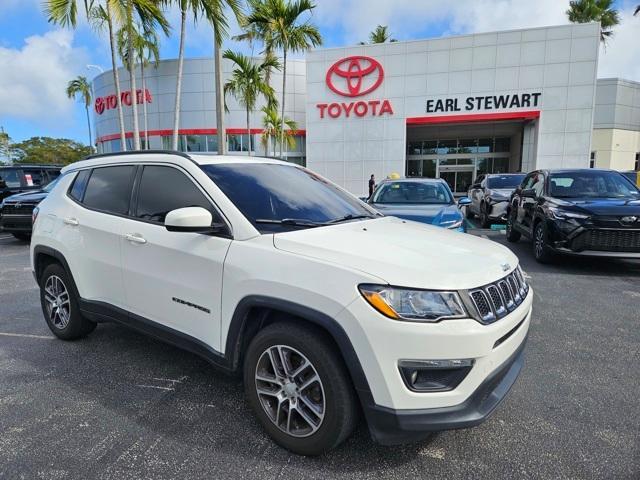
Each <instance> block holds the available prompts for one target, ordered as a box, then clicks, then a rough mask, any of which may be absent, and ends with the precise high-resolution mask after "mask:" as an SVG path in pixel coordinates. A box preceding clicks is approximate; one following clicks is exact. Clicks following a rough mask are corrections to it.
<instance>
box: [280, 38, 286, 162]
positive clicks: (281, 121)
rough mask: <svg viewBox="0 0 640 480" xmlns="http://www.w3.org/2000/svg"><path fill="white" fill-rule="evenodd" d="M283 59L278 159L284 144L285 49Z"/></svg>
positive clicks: (281, 157)
mask: <svg viewBox="0 0 640 480" xmlns="http://www.w3.org/2000/svg"><path fill="white" fill-rule="evenodd" d="M283 57H284V58H283V61H282V105H281V107H282V118H281V119H280V129H281V131H280V160H282V159H283V158H284V157H283V156H282V147H283V145H284V99H285V95H286V91H285V88H286V82H287V49H286V48H284V49H283Z"/></svg>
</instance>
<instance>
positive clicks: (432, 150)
mask: <svg viewBox="0 0 640 480" xmlns="http://www.w3.org/2000/svg"><path fill="white" fill-rule="evenodd" d="M422 153H423V154H424V155H433V154H436V153H438V141H437V140H426V141H424V142H423V143H422Z"/></svg>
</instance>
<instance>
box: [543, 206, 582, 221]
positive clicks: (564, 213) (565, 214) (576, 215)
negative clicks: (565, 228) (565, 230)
mask: <svg viewBox="0 0 640 480" xmlns="http://www.w3.org/2000/svg"><path fill="white" fill-rule="evenodd" d="M549 212H551V217H552V218H555V219H557V220H586V219H587V218H589V217H590V215H587V214H586V213H580V212H572V211H570V210H564V209H563V208H559V207H549Z"/></svg>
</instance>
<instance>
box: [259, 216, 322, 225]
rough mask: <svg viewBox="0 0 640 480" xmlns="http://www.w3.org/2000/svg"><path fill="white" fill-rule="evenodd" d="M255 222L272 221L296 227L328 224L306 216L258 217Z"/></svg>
mask: <svg viewBox="0 0 640 480" xmlns="http://www.w3.org/2000/svg"><path fill="white" fill-rule="evenodd" d="M254 222H255V223H270V224H272V225H293V226H295V227H321V226H323V225H326V224H325V223H319V222H314V221H313V220H306V219H304V218H283V219H282V220H277V219H271V218H257V219H255V220H254Z"/></svg>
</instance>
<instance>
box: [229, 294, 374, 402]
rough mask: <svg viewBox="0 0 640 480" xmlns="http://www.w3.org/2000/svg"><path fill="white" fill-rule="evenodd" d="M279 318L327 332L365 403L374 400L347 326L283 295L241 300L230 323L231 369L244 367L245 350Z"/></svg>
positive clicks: (361, 399)
mask: <svg viewBox="0 0 640 480" xmlns="http://www.w3.org/2000/svg"><path fill="white" fill-rule="evenodd" d="M279 320H288V321H291V320H294V321H296V322H303V323H305V324H307V325H309V326H312V327H314V328H316V329H318V330H321V331H323V332H324V333H325V334H326V335H327V336H328V337H329V338H330V339H331V340H332V341H333V343H334V344H335V345H336V347H337V349H338V351H339V353H340V355H341V357H342V361H343V362H344V364H345V366H346V368H347V370H348V372H349V375H350V377H351V381H352V382H353V386H354V388H355V390H356V393H357V394H358V397H359V398H360V402H361V403H362V404H363V405H364V404H366V403H369V402H373V397H372V394H371V389H370V388H369V384H368V382H367V379H366V376H365V374H364V370H363V369H362V365H361V364H360V360H359V358H358V356H357V354H356V352H355V349H354V348H353V344H352V343H351V340H350V339H349V336H348V335H347V333H346V332H345V330H344V328H342V326H341V325H340V324H339V323H338V322H337V321H336V320H335V319H333V318H332V317H330V316H329V315H327V314H325V313H323V312H320V311H318V310H315V309H312V308H310V307H307V306H305V305H300V304H298V303H294V302H290V301H287V300H282V299H279V298H274V297H267V296H262V295H251V296H247V297H245V298H243V299H242V300H241V301H240V302H239V303H238V305H237V306H236V309H235V311H234V314H233V316H232V319H231V323H230V325H229V330H228V332H227V340H226V348H225V354H226V355H225V356H226V357H227V360H228V362H229V366H230V367H231V369H233V370H238V369H239V368H241V367H240V366H241V362H242V359H243V356H244V352H245V351H246V348H247V346H248V344H249V342H250V341H251V339H252V338H253V337H254V336H255V334H256V333H257V332H258V331H260V329H261V328H264V327H265V326H267V325H269V324H271V323H274V322H277V321H279Z"/></svg>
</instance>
